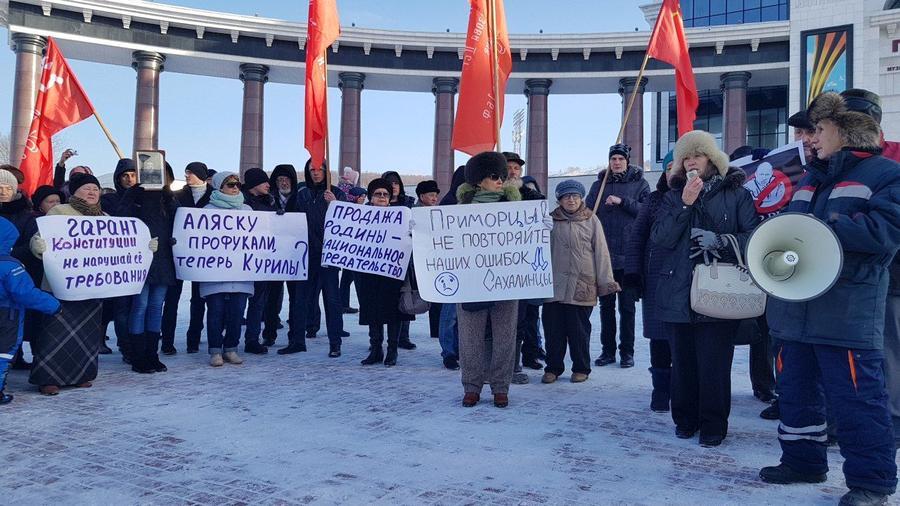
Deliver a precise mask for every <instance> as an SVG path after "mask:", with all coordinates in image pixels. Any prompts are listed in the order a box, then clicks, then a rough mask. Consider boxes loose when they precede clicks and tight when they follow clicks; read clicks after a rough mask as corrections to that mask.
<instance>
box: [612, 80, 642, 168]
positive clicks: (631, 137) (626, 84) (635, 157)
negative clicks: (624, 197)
mask: <svg viewBox="0 0 900 506" xmlns="http://www.w3.org/2000/svg"><path fill="white" fill-rule="evenodd" d="M646 86H647V78H646V77H642V78H641V82H638V80H637V78H636V77H625V78H623V79H619V95H621V96H622V118H623V119H624V118H625V110H626V109H627V108H628V101H629V100H631V93H632V92H633V91H634V89H635V87H637V95H636V96H635V97H634V105H633V106H632V107H631V115H630V116H628V123H626V124H625V131H624V132H623V133H622V142H623V143H625V144H628V145H629V146H630V147H631V165H637V166H638V167H642V168H643V166H644V87H646ZM614 140H615V139H614ZM610 144H612V142H610ZM607 147H608V146H607Z"/></svg>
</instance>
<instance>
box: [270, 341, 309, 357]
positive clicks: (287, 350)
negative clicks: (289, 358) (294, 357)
mask: <svg viewBox="0 0 900 506" xmlns="http://www.w3.org/2000/svg"><path fill="white" fill-rule="evenodd" d="M302 351H306V340H305V339H302V338H301V339H299V340H295V341H288V345H287V346H285V347H284V348H281V349H280V350H278V351H277V352H276V353H278V354H279V355H291V354H293V353H300V352H302Z"/></svg>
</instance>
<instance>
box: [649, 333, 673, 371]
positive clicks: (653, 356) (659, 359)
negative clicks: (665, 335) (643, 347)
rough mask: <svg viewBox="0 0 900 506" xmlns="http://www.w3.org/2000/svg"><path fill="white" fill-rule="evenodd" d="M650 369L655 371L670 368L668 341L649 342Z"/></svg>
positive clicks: (670, 349)
mask: <svg viewBox="0 0 900 506" xmlns="http://www.w3.org/2000/svg"><path fill="white" fill-rule="evenodd" d="M650 367H653V368H655V369H671V368H672V348H671V346H669V340H668V339H651V340H650Z"/></svg>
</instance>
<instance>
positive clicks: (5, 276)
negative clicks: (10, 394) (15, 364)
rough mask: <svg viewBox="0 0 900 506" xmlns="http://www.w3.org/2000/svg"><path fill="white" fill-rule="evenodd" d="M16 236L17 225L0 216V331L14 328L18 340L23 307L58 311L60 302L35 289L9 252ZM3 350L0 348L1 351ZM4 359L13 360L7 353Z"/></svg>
mask: <svg viewBox="0 0 900 506" xmlns="http://www.w3.org/2000/svg"><path fill="white" fill-rule="evenodd" d="M18 239H19V231H18V230H16V227H15V226H14V225H13V224H12V223H10V222H9V221H7V220H2V219H0V255H2V257H0V309H2V310H0V318H2V319H3V320H2V322H0V332H3V333H6V332H13V331H14V332H15V333H16V334H15V335H16V339H17V340H18V339H19V338H21V337H22V330H23V328H24V324H25V310H26V309H31V310H34V311H40V312H42V313H46V314H53V313H56V312H57V311H59V301H58V300H56V299H55V298H54V297H53V296H52V295H50V294H49V293H47V292H43V291H41V290H39V289H37V288H36V287H35V286H34V281H32V279H31V277H30V276H29V275H28V273H27V272H25V269H24V267H23V266H22V264H21V262H19V261H18V260H16V259H15V258H12V257H11V256H10V255H9V254H10V252H11V251H12V247H13V244H15V243H16V241H17V240H18ZM4 257H5V258H4ZM10 320H12V321H10ZM13 327H15V328H14V329H13ZM6 335H9V334H6ZM6 351H7V350H0V353H5V352H6ZM3 358H6V359H12V357H10V356H7V357H3ZM0 384H2V380H0Z"/></svg>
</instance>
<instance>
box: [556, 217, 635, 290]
mask: <svg viewBox="0 0 900 506" xmlns="http://www.w3.org/2000/svg"><path fill="white" fill-rule="evenodd" d="M550 216H552V217H553V230H551V231H550V258H551V259H552V261H553V299H551V300H549V301H546V302H562V303H563V304H573V305H576V306H589V307H593V306H594V305H596V304H597V298H598V297H602V296H604V295H609V294H611V293H615V292H617V291H619V285H618V283H616V281H615V280H614V279H613V272H612V263H611V261H610V258H609V251H608V250H607V249H606V236H605V235H604V234H603V226H602V225H600V220H598V219H597V217H596V216H594V213H593V211H592V210H590V209H588V208H587V207H585V206H584V204H582V205H581V208H580V209H579V210H578V211H575V213H573V214H568V213H566V212H565V211H564V210H563V208H562V207H557V208H556V209H555V210H554V211H553V212H552V213H550Z"/></svg>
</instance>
